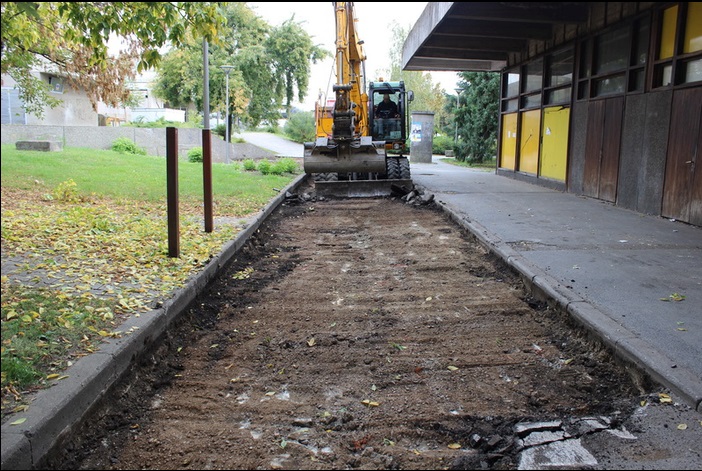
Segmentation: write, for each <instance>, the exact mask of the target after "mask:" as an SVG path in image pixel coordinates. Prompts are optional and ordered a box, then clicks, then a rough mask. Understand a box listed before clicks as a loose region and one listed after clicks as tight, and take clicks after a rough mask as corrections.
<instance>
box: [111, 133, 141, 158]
mask: <svg viewBox="0 0 702 471" xmlns="http://www.w3.org/2000/svg"><path fill="white" fill-rule="evenodd" d="M111 149H112V150H113V151H115V152H119V153H120V154H135V155H146V149H144V148H141V147H139V146H137V145H136V143H135V142H134V141H132V140H131V139H129V138H127V137H119V138H117V139H116V140H115V141H114V142H113V143H112V147H111Z"/></svg>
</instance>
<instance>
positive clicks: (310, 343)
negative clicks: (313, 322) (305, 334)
mask: <svg viewBox="0 0 702 471" xmlns="http://www.w3.org/2000/svg"><path fill="white" fill-rule="evenodd" d="M314 344H315V340H314V337H312V338H311V339H309V340H308V341H307V345H309V346H310V347H312V346H314Z"/></svg>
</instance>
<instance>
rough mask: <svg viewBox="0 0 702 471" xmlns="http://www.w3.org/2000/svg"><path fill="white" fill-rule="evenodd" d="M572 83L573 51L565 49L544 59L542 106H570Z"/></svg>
mask: <svg viewBox="0 0 702 471" xmlns="http://www.w3.org/2000/svg"><path fill="white" fill-rule="evenodd" d="M572 82H573V49H572V48H567V49H564V50H562V51H559V52H555V53H553V54H551V55H549V56H547V57H546V81H545V84H544V104H546V105H557V104H568V105H569V104H570V94H571V83H572Z"/></svg>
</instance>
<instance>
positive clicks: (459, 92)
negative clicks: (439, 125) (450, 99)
mask: <svg viewBox="0 0 702 471" xmlns="http://www.w3.org/2000/svg"><path fill="white" fill-rule="evenodd" d="M455 90H456V116H455V117H454V121H455V122H456V133H455V135H454V136H453V145H454V147H455V146H456V144H458V108H459V107H460V103H459V101H458V97H459V95H460V94H461V89H460V88H456V89H455Z"/></svg>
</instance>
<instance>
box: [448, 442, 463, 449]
mask: <svg viewBox="0 0 702 471" xmlns="http://www.w3.org/2000/svg"><path fill="white" fill-rule="evenodd" d="M448 447H449V448H451V449H452V450H460V448H461V444H460V443H449V445H448Z"/></svg>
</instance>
